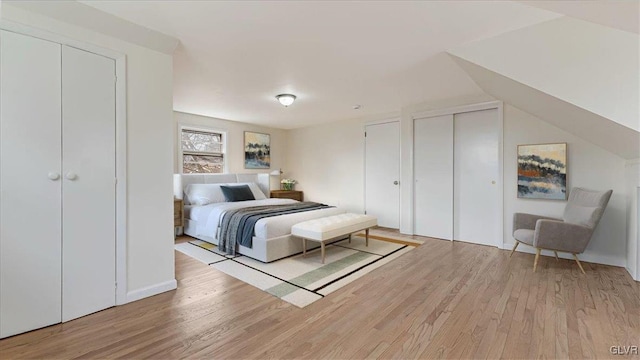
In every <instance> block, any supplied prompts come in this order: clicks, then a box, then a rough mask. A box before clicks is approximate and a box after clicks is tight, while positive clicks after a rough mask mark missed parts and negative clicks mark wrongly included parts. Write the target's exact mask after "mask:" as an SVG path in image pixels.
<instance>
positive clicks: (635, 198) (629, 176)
mask: <svg viewBox="0 0 640 360" xmlns="http://www.w3.org/2000/svg"><path fill="white" fill-rule="evenodd" d="M625 181H626V187H627V188H626V190H627V193H628V194H629V197H628V199H627V271H629V274H631V276H632V277H633V278H634V279H635V280H640V237H639V236H638V235H639V234H638V232H639V230H638V227H639V226H640V219H639V217H640V211H639V210H640V209H639V206H640V201H639V199H640V160H633V161H627V166H626V176H625Z"/></svg>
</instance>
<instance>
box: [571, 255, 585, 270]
mask: <svg viewBox="0 0 640 360" xmlns="http://www.w3.org/2000/svg"><path fill="white" fill-rule="evenodd" d="M573 258H574V259H576V262H577V263H578V267H580V271H582V273H583V274H586V272H584V268H583V267H582V264H580V260H578V255H576V254H573Z"/></svg>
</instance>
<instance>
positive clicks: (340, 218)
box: [291, 213, 378, 264]
mask: <svg viewBox="0 0 640 360" xmlns="http://www.w3.org/2000/svg"><path fill="white" fill-rule="evenodd" d="M376 225H378V220H377V219H376V218H375V217H373V216H370V215H361V214H352V213H346V214H340V215H333V216H327V217H324V218H319V219H313V220H308V221H304V222H301V223H297V224H295V225H293V226H292V227H291V234H292V235H294V236H298V237H301V238H302V254H303V256H306V254H307V240H311V241H316V242H319V243H320V248H321V253H322V263H323V264H324V245H325V243H326V242H328V241H330V240H334V239H336V238H339V237H341V236H345V235H349V241H351V234H353V233H355V232H357V231H361V230H365V244H366V246H369V228H371V227H374V226H376Z"/></svg>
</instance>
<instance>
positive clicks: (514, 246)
mask: <svg viewBox="0 0 640 360" xmlns="http://www.w3.org/2000/svg"><path fill="white" fill-rule="evenodd" d="M518 245H520V242H519V241H518V240H516V244H515V245H513V249H512V250H511V254H509V257H511V255H513V253H514V252H515V251H516V248H517V247H518Z"/></svg>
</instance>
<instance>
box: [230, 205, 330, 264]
mask: <svg viewBox="0 0 640 360" xmlns="http://www.w3.org/2000/svg"><path fill="white" fill-rule="evenodd" d="M329 207H332V206H329V205H325V204H320V203H315V202H301V203H295V204H286V205H266V206H252V207H248V208H243V209H235V210H229V211H227V212H225V213H224V215H223V216H222V223H221V225H220V233H219V234H218V248H219V249H220V250H222V251H224V252H225V253H227V254H230V255H235V253H236V245H237V244H240V245H242V246H244V247H248V248H251V247H252V246H253V235H254V233H255V225H256V223H257V222H258V220H260V219H264V218H268V217H272V216H278V215H286V214H294V213H299V212H304V211H311V210H319V209H324V208H329Z"/></svg>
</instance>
